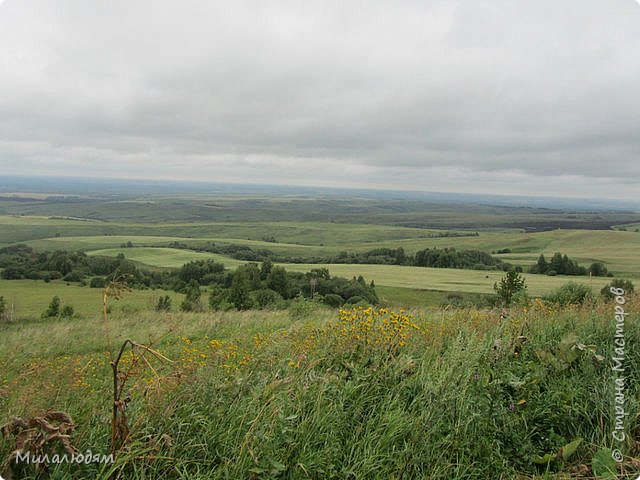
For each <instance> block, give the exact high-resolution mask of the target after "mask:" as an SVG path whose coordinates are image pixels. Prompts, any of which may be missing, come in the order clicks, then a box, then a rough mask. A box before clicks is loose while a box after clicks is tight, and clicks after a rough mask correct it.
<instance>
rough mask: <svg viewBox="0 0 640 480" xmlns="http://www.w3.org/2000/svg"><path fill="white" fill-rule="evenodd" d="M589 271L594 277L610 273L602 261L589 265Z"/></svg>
mask: <svg viewBox="0 0 640 480" xmlns="http://www.w3.org/2000/svg"><path fill="white" fill-rule="evenodd" d="M589 273H590V274H591V275H593V276H594V277H606V276H607V275H608V274H609V271H608V270H607V267H605V266H604V263H602V262H594V263H592V264H591V265H590V266H589Z"/></svg>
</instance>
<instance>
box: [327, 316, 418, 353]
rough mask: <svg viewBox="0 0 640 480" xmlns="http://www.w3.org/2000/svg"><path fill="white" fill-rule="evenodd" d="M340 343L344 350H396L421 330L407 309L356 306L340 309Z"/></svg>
mask: <svg viewBox="0 0 640 480" xmlns="http://www.w3.org/2000/svg"><path fill="white" fill-rule="evenodd" d="M338 313H339V322H338V323H337V324H336V325H335V326H334V328H335V329H337V330H338V335H339V341H340V343H341V344H342V345H343V346H344V347H349V346H351V347H353V346H364V347H365V348H368V347H385V348H388V349H389V350H396V349H398V348H399V347H404V346H405V345H407V342H408V341H409V339H410V338H411V336H412V335H414V334H421V333H422V332H421V328H420V326H419V325H417V324H416V321H415V319H414V317H413V316H412V315H410V314H408V313H407V312H405V311H404V310H399V311H398V312H392V311H390V310H388V309H386V308H374V307H367V308H364V307H354V308H352V309H350V310H345V309H341V310H339V312H338Z"/></svg>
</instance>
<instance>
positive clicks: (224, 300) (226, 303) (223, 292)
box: [209, 285, 234, 310]
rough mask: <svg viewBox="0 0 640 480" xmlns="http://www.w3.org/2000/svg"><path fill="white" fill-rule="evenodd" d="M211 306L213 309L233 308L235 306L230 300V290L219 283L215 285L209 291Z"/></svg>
mask: <svg viewBox="0 0 640 480" xmlns="http://www.w3.org/2000/svg"><path fill="white" fill-rule="evenodd" d="M209 308H211V310H231V309H232V308H234V306H233V304H232V303H231V301H230V300H229V290H227V289H226V288H223V287H221V286H219V285H213V286H212V287H211V292H210V293H209Z"/></svg>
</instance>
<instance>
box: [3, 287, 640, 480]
mask: <svg viewBox="0 0 640 480" xmlns="http://www.w3.org/2000/svg"><path fill="white" fill-rule="evenodd" d="M136 294H138V292H134V293H132V295H136ZM638 306H640V305H639V304H638V301H637V299H635V300H634V299H632V298H630V299H629V304H628V309H629V311H633V312H636V313H634V314H632V315H631V316H629V317H628V319H627V324H626V330H625V332H626V339H627V351H628V357H627V359H626V365H627V367H628V376H627V379H628V384H627V385H628V389H627V392H626V393H627V405H626V407H627V408H628V410H629V411H631V412H638V411H639V410H638V409H639V408H640V404H639V402H638V393H639V392H638V385H640V383H638V381H639V380H640V378H638V374H637V372H638V366H639V364H640V342H639V340H640V329H639V328H638V325H639V324H638V319H639V318H638V314H637V312H638V308H637V307H638ZM612 308H613V307H612V305H610V304H609V305H607V304H601V303H599V304H594V305H588V306H584V307H571V308H568V309H558V308H557V307H552V306H547V305H544V304H543V303H541V302H534V303H533V304H532V305H531V306H529V307H527V308H513V309H512V310H511V311H510V313H509V315H508V316H507V317H506V318H505V317H504V315H502V316H501V312H500V311H499V310H469V309H459V310H455V309H454V310H450V311H441V312H433V311H425V310H422V309H417V310H411V311H400V310H395V311H394V310H391V311H389V310H385V309H364V308H359V309H358V308H356V309H353V310H342V311H335V310H328V309H315V310H309V311H306V312H304V313H300V312H299V314H298V315H297V316H292V314H291V313H288V312H286V311H278V312H256V311H248V312H219V313H206V314H171V313H169V314H151V313H143V312H141V313H139V314H138V315H136V316H135V317H132V316H129V315H125V314H122V313H115V314H114V315H112V316H111V317H110V318H109V319H108V322H107V324H105V323H104V321H103V320H102V319H101V318H100V317H99V316H95V317H89V318H87V319H83V320H82V321H77V320H59V321H49V322H48V323H46V324H44V325H43V324H39V323H25V324H19V323H16V324H9V325H4V326H3V327H2V338H3V349H2V352H1V353H0V360H1V361H2V364H3V366H4V368H3V370H2V374H1V375H2V377H1V378H0V416H1V417H2V418H6V419H8V418H11V417H13V416H23V417H30V416H32V415H36V414H38V413H39V412H41V411H43V410H46V409H48V408H55V409H60V410H64V411H66V412H68V413H69V414H70V415H71V416H72V418H73V419H74V421H75V423H76V425H77V429H76V431H75V433H74V435H73V443H74V445H75V446H76V448H78V449H79V450H81V451H83V452H85V451H87V450H90V451H92V452H94V453H96V452H101V453H107V452H108V451H109V443H110V425H109V418H110V409H111V400H110V396H111V395H112V391H111V390H112V380H111V376H110V367H109V358H110V352H112V353H111V354H113V352H115V350H117V348H118V347H119V346H120V344H121V343H122V342H123V341H124V340H125V339H127V338H133V339H141V340H144V341H145V342H148V343H149V344H150V345H152V346H153V348H154V349H155V351H157V352H159V353H161V354H162V355H163V356H164V357H166V359H167V360H163V359H159V358H156V357H154V356H153V355H151V354H148V353H147V354H146V356H145V357H146V358H147V360H145V361H143V360H142V359H141V357H140V356H139V354H138V355H136V354H129V353H127V354H126V355H125V357H124V359H123V363H122V367H123V368H122V371H123V372H125V373H124V374H123V375H125V376H126V379H127V382H126V384H125V387H124V388H125V390H126V394H127V395H128V398H130V401H129V402H128V404H127V416H128V422H129V427H130V433H129V441H128V444H127V447H126V449H125V450H123V451H122V452H121V454H120V455H118V456H117V458H116V461H115V463H113V464H108V465H100V464H86V465H84V464H83V465H81V466H76V465H73V466H69V465H67V464H61V465H52V466H51V468H50V470H49V473H48V474H47V476H46V478H97V479H101V478H104V479H106V478H122V479H125V478H126V479H143V478H176V479H178V478H180V479H204V478H257V479H260V478H335V479H342V478H425V479H427V478H428V479H469V478H477V479H486V478H495V479H500V478H503V479H510V478H521V479H524V478H592V476H593V473H594V468H595V469H596V471H597V472H598V473H599V474H600V475H601V478H613V477H611V476H605V474H606V472H607V468H609V467H611V465H613V467H612V468H614V469H617V470H616V472H615V473H616V474H617V475H618V477H617V478H636V477H637V474H638V473H640V472H639V471H638V470H637V467H636V465H637V463H635V462H636V460H634V458H635V457H637V456H638V454H640V449H639V447H638V443H637V438H636V437H635V436H634V435H633V434H632V435H630V436H629V437H628V441H627V442H626V444H625V452H626V456H625V460H624V462H622V463H620V464H619V465H617V466H615V465H614V464H611V462H606V461H605V462H601V461H600V460H598V461H597V462H596V463H595V465H596V466H595V467H594V466H593V465H594V460H593V459H594V458H600V457H603V455H610V452H609V450H607V449H608V448H610V447H611V446H612V442H611V429H612V428H613V425H614V419H613V414H612V409H611V402H612V399H613V394H614V391H613V390H614V389H613V372H612V371H611V368H610V367H609V364H608V362H607V361H604V360H602V359H601V357H600V356H602V357H604V358H609V357H610V356H611V355H612V354H613V352H612V338H613V334H614V322H613V320H612V315H611V312H612ZM25 345H29V348H28V349H27V348H24V346H25ZM576 345H585V347H580V348H579V349H578V348H577V347H576ZM147 361H148V362H149V366H147V363H145V362H147ZM152 368H153V369H152ZM628 428H629V431H630V432H634V431H636V430H634V429H636V428H638V423H637V416H635V414H634V415H633V416H631V417H630V418H629V419H628ZM563 449H564V450H563ZM9 451H10V442H6V441H5V442H4V443H2V446H1V449H0V452H2V454H3V456H4V457H6V456H7V455H8V454H9ZM563 452H564V453H563ZM603 452H604V454H603ZM15 473H16V474H17V475H18V477H17V478H35V477H36V476H37V475H36V473H37V472H36V471H35V468H34V467H32V466H22V467H21V468H20V469H18V470H16V472H15ZM608 475H611V474H608Z"/></svg>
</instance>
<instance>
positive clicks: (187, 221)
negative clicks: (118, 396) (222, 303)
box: [0, 194, 640, 314]
mask: <svg viewBox="0 0 640 480" xmlns="http://www.w3.org/2000/svg"><path fill="white" fill-rule="evenodd" d="M65 202H66V203H65ZM3 212H4V215H0V246H6V245H12V244H17V243H26V244H27V245H29V246H31V247H33V248H34V249H35V250H37V251H53V250H69V251H71V250H81V251H84V252H86V253H87V254H89V255H104V256H116V255H118V254H120V253H123V254H124V255H125V256H126V257H127V258H128V259H130V260H132V261H134V262H136V263H137V264H139V265H143V266H147V267H149V268H153V269H158V268H177V267H180V266H181V265H183V264H184V263H186V262H188V261H192V260H199V259H213V260H215V261H218V262H221V263H223V264H225V266H226V267H228V268H235V267H237V265H239V264H242V263H245V262H243V261H240V260H236V259H233V258H230V257H227V256H224V255H218V254H212V253H206V252H197V251H194V250H189V249H188V248H189V247H191V248H197V247H198V246H202V245H204V244H207V243H214V244H215V245H218V246H223V245H232V244H233V245H244V246H248V247H251V248H252V249H254V250H270V251H272V252H273V253H274V254H276V255H279V256H287V257H291V258H299V259H305V258H311V257H329V256H336V255H338V254H340V253H341V252H362V251H366V250H371V249H375V248H381V247H387V248H397V247H402V248H404V250H405V251H406V252H407V253H408V254H413V253H415V252H416V251H418V250H421V249H425V248H447V247H449V248H456V249H458V250H461V249H477V250H482V251H485V252H487V253H492V254H495V255H496V256H498V257H500V258H501V259H503V260H504V261H507V262H510V263H513V264H515V265H521V266H523V267H524V268H525V270H526V268H527V267H528V266H529V265H531V264H532V263H534V262H535V261H536V259H537V258H538V256H539V255H540V254H541V253H542V254H544V255H545V256H546V257H547V258H548V259H549V258H551V256H552V255H553V254H554V253H555V252H562V253H563V254H566V255H568V256H569V257H570V258H572V259H574V260H576V261H578V262H579V263H580V264H582V265H585V266H588V265H590V264H591V263H592V262H596V261H597V262H603V263H605V264H606V266H607V268H608V269H609V271H611V272H612V273H614V274H615V275H616V276H618V277H623V278H629V279H632V280H638V279H640V256H639V255H638V253H639V252H640V233H638V232H636V231H635V230H634V229H632V228H627V229H626V230H621V229H620V228H621V227H622V228H624V225H629V226H630V227H632V226H635V225H637V224H638V223H637V222H638V215H636V214H632V213H620V212H617V213H616V212H613V213H612V212H605V213H599V214H596V213H579V212H578V213H576V212H564V211H554V210H548V209H529V208H512V207H509V208H507V207H488V206H478V205H475V206H474V205H459V206H455V205H454V206H443V205H435V204H430V203H425V202H423V203H420V202H404V203H402V202H399V201H395V200H389V201H372V200H370V199H363V198H352V199H348V198H337V199H332V198H328V197H322V196H318V197H314V196H297V197H296V196H286V195H285V196H280V197H273V198H269V197H260V196H233V195H229V196H223V197H219V196H199V195H184V196H182V197H179V196H156V197H153V196H152V197H141V198H124V199H120V200H114V199H108V200H104V199H102V200H101V199H98V198H92V197H84V196H83V197H73V198H71V199H65V198H64V197H60V196H59V195H57V196H52V197H51V198H49V197H47V196H46V195H42V194H38V195H33V196H32V197H29V195H28V194H21V195H20V196H18V197H17V198H16V199H12V198H10V197H7V196H5V197H3V198H1V199H0V213H3ZM239 218H242V219H243V220H239ZM284 218H288V219H289V220H288V221H285V220H283V219H284ZM307 219H316V220H313V221H310V220H307ZM305 220H306V221H305ZM623 221H624V222H628V223H621V222H623ZM429 222H431V223H429ZM545 222H546V223H545ZM603 222H604V224H610V226H611V227H613V226H615V229H614V228H608V229H576V228H573V229H571V228H554V229H550V228H546V229H545V230H544V231H536V229H535V228H534V227H527V225H547V224H548V225H552V224H553V225H555V224H558V225H561V226H572V225H582V224H584V225H587V226H590V227H594V228H595V226H598V225H600V224H602V223H603ZM607 222H608V223H607ZM634 222H635V223H634ZM430 224H432V225H433V227H429V225H430ZM413 225H420V228H417V227H415V226H413ZM548 225H547V226H548ZM425 226H426V227H427V228H424V227H425ZM128 242H131V243H132V244H133V247H132V248H122V246H123V245H124V244H127V243H128ZM174 242H178V243H180V244H182V245H184V246H186V247H187V249H184V248H180V249H177V248H170V245H171V244H173V243H174ZM503 249H509V250H510V253H506V254H496V253H495V252H497V251H499V250H503ZM282 265H284V266H285V267H286V268H287V269H290V270H294V271H308V270H310V269H313V268H319V267H326V268H328V269H329V271H330V273H331V274H332V275H337V276H344V277H353V276H358V275H362V276H364V277H365V279H366V280H367V281H370V280H373V281H374V282H375V284H376V285H377V286H379V287H380V288H381V289H387V290H386V291H387V293H388V292H394V298H395V299H396V301H397V299H400V298H403V299H406V301H407V302H409V303H416V304H420V305H422V304H424V302H423V301H422V298H423V297H425V298H428V299H430V300H429V301H434V300H435V299H437V298H439V299H441V298H442V293H437V292H464V293H476V294H477V293H490V292H492V289H493V284H494V283H495V282H496V281H497V280H499V278H500V277H501V276H502V272H499V271H475V270H458V269H436V268H421V267H406V266H395V265H358V264H310V263H291V264H282ZM525 277H526V280H527V285H528V288H529V292H530V293H531V294H532V295H542V294H545V293H548V292H549V291H551V290H553V289H555V288H557V287H559V286H560V285H562V284H564V283H566V282H568V281H575V282H580V283H585V284H588V285H590V286H591V287H592V288H593V289H594V290H599V289H600V288H602V286H603V285H605V284H606V283H608V282H609V281H610V280H609V279H607V278H589V277H563V276H556V277H549V276H542V275H525ZM20 285H22V284H20V283H16V284H14V287H13V290H16V289H17V290H16V291H22V292H23V293H24V294H27V290H26V289H25V288H26V284H25V285H22V287H20ZM62 287H66V288H69V289H71V290H73V289H75V288H80V287H77V286H73V285H71V286H66V285H64V284H61V285H60V287H59V288H62ZM8 289H10V287H9V283H7V282H3V283H1V284H0V294H5V296H7V294H10V295H17V293H16V292H14V291H13V290H12V291H11V292H9V291H8ZM47 289H48V290H50V291H53V284H50V285H45V284H37V283H36V282H32V283H30V284H29V289H28V291H29V292H30V293H28V295H29V297H33V298H34V299H35V300H34V301H35V302H36V304H37V307H34V308H33V311H30V312H29V314H34V313H36V310H38V311H40V310H41V305H40V303H41V301H40V300H37V298H39V297H38V295H40V293H39V292H41V291H46V290H47ZM71 290H70V291H71ZM42 295H43V296H47V295H45V294H44V293H42ZM17 296H19V295H17ZM48 296H49V298H50V295H48ZM387 297H388V298H389V295H387ZM76 303H78V305H81V304H82V302H76ZM434 303H435V302H434Z"/></svg>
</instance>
